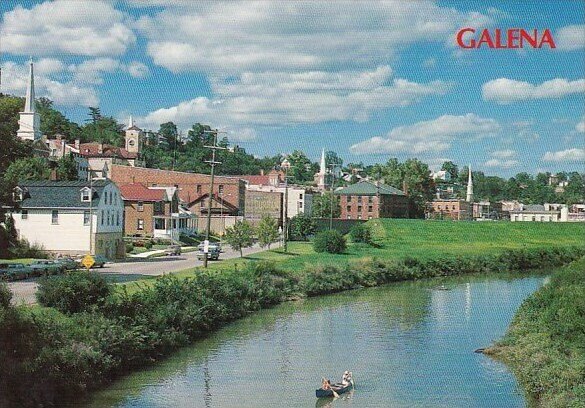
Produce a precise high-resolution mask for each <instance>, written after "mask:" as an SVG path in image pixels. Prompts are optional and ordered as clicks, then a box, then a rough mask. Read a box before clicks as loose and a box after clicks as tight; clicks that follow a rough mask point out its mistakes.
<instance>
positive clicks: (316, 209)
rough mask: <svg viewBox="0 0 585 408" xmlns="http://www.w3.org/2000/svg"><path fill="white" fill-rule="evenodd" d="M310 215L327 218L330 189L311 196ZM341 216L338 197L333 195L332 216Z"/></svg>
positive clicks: (329, 212) (329, 209) (329, 204)
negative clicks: (311, 206) (311, 208)
mask: <svg viewBox="0 0 585 408" xmlns="http://www.w3.org/2000/svg"><path fill="white" fill-rule="evenodd" d="M312 215H313V217H315V218H329V217H331V191H325V192H324V193H323V194H321V195H318V196H317V195H316V196H313V210H312ZM340 216H341V205H340V203H339V197H337V196H334V197H333V218H339V217H340Z"/></svg>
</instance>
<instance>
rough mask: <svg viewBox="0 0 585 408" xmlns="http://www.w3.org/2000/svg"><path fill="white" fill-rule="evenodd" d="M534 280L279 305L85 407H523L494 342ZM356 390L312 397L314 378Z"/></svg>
mask: <svg viewBox="0 0 585 408" xmlns="http://www.w3.org/2000/svg"><path fill="white" fill-rule="evenodd" d="M545 279H546V278H545V277H543V276H526V277H517V276H516V277H514V276H512V275H510V276H502V275H499V276H464V277H455V278H446V279H441V280H425V281H420V282H404V283H399V284H392V285H387V286H383V287H378V288H369V289H360V290H354V291H349V292H345V293H340V294H336V295H330V296H323V297H319V298H312V299H306V300H302V301H298V302H288V303H286V304H283V305H280V306H278V307H275V308H273V309H269V310H264V311H261V312H259V313H256V314H254V315H252V316H250V317H248V318H245V319H242V320H240V321H237V322H235V323H232V324H230V325H228V326H226V327H225V328H223V329H221V330H219V331H217V332H216V333H214V334H213V335H211V336H210V337H209V338H207V339H205V340H202V341H199V342H197V343H196V344H194V345H193V346H191V347H189V348H186V349H183V350H181V351H179V352H177V353H176V354H174V355H173V357H171V358H169V359H168V360H165V361H164V362H162V363H160V364H157V365H155V366H154V367H151V368H149V369H147V370H144V371H142V372H139V373H135V374H132V375H130V376H127V377H125V378H123V379H121V380H119V381H117V382H115V383H113V384H112V385H111V386H110V387H108V388H106V389H105V390H103V391H100V392H97V393H95V394H93V395H92V396H91V400H90V401H84V402H75V403H72V404H71V405H72V406H77V407H84V408H89V407H91V408H95V407H99V408H102V407H124V408H130V407H141V408H142V407H157V408H158V407H161V408H162V407H254V408H262V407H313V406H331V407H368V408H371V407H466V408H467V407H478V408H479V407H508V408H510V407H523V406H524V404H525V401H524V398H523V396H522V392H521V390H520V389H519V387H518V385H517V383H516V380H515V378H514V376H513V375H512V374H511V372H510V371H509V370H508V369H507V367H506V366H504V365H503V364H501V363H499V362H496V361H494V360H492V359H490V358H489V357H487V356H484V355H482V354H476V353H474V350H475V349H477V348H480V347H485V346H488V345H490V344H491V343H492V342H493V341H494V340H496V339H498V338H500V337H501V336H502V335H503V334H504V332H505V330H506V328H507V327H508V324H509V323H510V320H511V319H512V316H513V315H514V313H515V311H516V309H517V308H518V306H519V305H520V304H521V302H522V300H523V299H525V298H526V297H527V296H528V295H530V294H531V293H532V292H534V291H535V290H536V289H538V287H540V286H541V285H542V284H543V282H544V281H545ZM346 369H349V370H351V371H353V374H354V378H355V381H356V387H355V390H354V391H353V392H352V393H351V394H346V395H343V396H342V398H340V399H338V400H335V401H322V400H321V401H319V400H316V398H315V395H314V393H315V388H317V386H318V385H319V384H320V380H321V377H323V376H327V377H331V378H332V379H333V380H337V381H339V379H340V377H341V374H342V373H343V371H344V370H346Z"/></svg>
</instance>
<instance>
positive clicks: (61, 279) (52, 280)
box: [37, 272, 112, 313]
mask: <svg viewBox="0 0 585 408" xmlns="http://www.w3.org/2000/svg"><path fill="white" fill-rule="evenodd" d="M111 293H112V285H111V284H109V283H108V282H107V281H106V279H105V278H104V277H103V276H102V275H100V274H97V273H95V272H73V273H70V274H67V275H60V276H53V277H45V278H43V279H41V280H39V290H38V292H37V300H38V302H39V303H40V304H41V305H43V306H49V307H54V308H55V309H57V310H60V311H61V312H63V313H79V312H82V311H88V310H92V309H93V308H95V307H96V306H97V307H101V306H103V305H104V303H105V301H106V299H107V298H108V296H110V294H111Z"/></svg>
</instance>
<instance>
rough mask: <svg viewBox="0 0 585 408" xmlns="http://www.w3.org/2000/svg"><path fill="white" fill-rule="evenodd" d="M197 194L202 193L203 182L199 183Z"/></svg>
mask: <svg viewBox="0 0 585 408" xmlns="http://www.w3.org/2000/svg"><path fill="white" fill-rule="evenodd" d="M197 194H201V184H197Z"/></svg>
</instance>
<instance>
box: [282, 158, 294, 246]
mask: <svg viewBox="0 0 585 408" xmlns="http://www.w3.org/2000/svg"><path fill="white" fill-rule="evenodd" d="M280 167H281V168H282V169H284V220H283V225H284V227H283V235H282V238H283V250H284V252H287V251H288V243H287V241H288V169H290V168H291V165H290V162H289V161H288V160H287V159H284V160H283V161H282V163H281V164H280Z"/></svg>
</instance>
